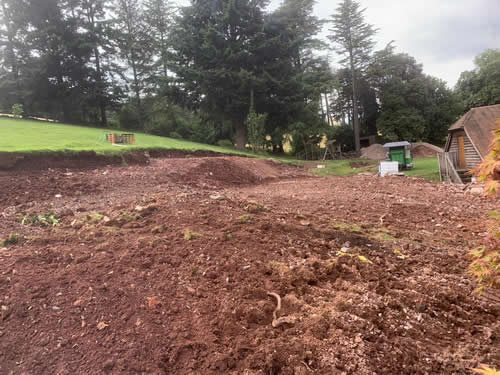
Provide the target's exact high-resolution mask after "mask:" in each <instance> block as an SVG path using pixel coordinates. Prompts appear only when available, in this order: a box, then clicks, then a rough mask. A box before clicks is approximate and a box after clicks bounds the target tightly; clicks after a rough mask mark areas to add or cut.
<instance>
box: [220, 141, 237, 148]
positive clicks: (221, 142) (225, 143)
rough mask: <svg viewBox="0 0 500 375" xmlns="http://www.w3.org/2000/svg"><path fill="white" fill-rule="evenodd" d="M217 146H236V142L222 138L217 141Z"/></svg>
mask: <svg viewBox="0 0 500 375" xmlns="http://www.w3.org/2000/svg"><path fill="white" fill-rule="evenodd" d="M217 146H220V147H226V148H234V143H233V142H232V141H231V140H229V139H221V140H219V141H217Z"/></svg>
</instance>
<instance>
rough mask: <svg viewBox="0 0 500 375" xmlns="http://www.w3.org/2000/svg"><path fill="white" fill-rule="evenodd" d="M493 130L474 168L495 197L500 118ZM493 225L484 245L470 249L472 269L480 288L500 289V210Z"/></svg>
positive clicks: (499, 188)
mask: <svg viewBox="0 0 500 375" xmlns="http://www.w3.org/2000/svg"><path fill="white" fill-rule="evenodd" d="M497 125H498V128H497V130H495V132H494V134H495V135H494V137H493V141H492V143H491V149H490V153H489V154H488V155H487V156H486V158H485V159H484V160H483V162H482V163H481V164H480V165H479V167H478V168H477V169H476V170H475V171H474V172H475V173H476V174H478V175H479V180H480V181H481V182H484V183H485V191H486V194H488V195H490V196H491V197H492V198H493V199H495V197H497V196H498V195H500V121H499V122H498V123H497ZM490 216H491V218H492V219H493V226H492V227H491V228H490V229H489V231H488V236H487V237H486V239H485V243H484V246H480V247H478V248H477V249H475V250H473V251H471V253H470V255H471V257H472V263H471V265H470V266H469V273H470V274H471V275H472V276H474V277H475V278H476V281H477V282H478V284H479V288H478V291H479V292H480V293H481V292H483V291H484V290H485V289H496V290H498V289H500V213H498V212H497V211H493V212H491V213H490Z"/></svg>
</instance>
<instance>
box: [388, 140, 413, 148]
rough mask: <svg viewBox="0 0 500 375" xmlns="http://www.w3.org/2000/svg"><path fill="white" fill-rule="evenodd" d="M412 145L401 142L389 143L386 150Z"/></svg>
mask: <svg viewBox="0 0 500 375" xmlns="http://www.w3.org/2000/svg"><path fill="white" fill-rule="evenodd" d="M409 145H410V143H409V142H407V141H401V142H389V143H386V144H385V145H384V148H391V147H404V146H409Z"/></svg>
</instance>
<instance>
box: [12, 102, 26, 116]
mask: <svg viewBox="0 0 500 375" xmlns="http://www.w3.org/2000/svg"><path fill="white" fill-rule="evenodd" d="M12 114H13V115H14V117H17V118H21V117H23V114H24V107H23V105H22V104H14V105H13V106H12Z"/></svg>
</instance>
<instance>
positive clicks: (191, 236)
mask: <svg viewBox="0 0 500 375" xmlns="http://www.w3.org/2000/svg"><path fill="white" fill-rule="evenodd" d="M201 237H203V235H202V234H201V233H197V232H193V231H192V230H190V229H186V230H185V231H184V239H185V240H186V241H191V240H195V239H197V238H201Z"/></svg>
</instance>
